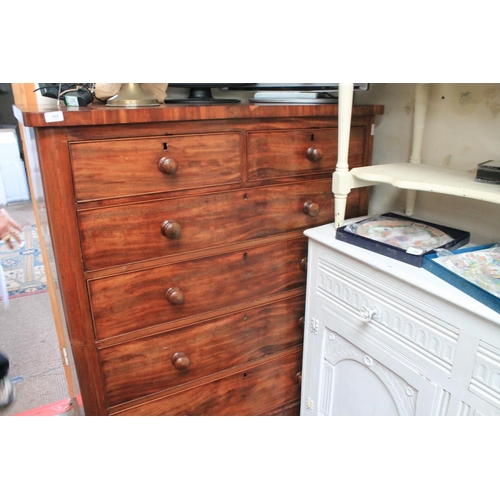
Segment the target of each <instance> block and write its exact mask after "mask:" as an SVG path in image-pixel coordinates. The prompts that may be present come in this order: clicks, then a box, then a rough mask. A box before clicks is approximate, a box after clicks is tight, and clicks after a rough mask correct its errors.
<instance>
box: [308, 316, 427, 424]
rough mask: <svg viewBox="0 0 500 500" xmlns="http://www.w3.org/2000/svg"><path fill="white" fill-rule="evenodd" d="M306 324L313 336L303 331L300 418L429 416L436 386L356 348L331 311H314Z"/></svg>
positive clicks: (383, 356)
mask: <svg viewBox="0 0 500 500" xmlns="http://www.w3.org/2000/svg"><path fill="white" fill-rule="evenodd" d="M310 324H311V325H315V328H317V331H315V328H311V329H310V331H307V330H306V336H309V337H310V338H309V339H307V344H308V348H309V349H308V356H305V357H304V367H303V373H304V376H303V381H304V386H303V389H302V407H301V414H302V415H304V416H306V415H325V416H326V415H331V416H336V415H338V416H362V415H367V416H409V415H429V414H431V413H432V407H433V402H434V398H435V395H436V389H437V387H436V385H435V384H432V383H431V382H430V381H429V380H427V379H426V378H424V377H423V376H421V375H419V374H418V373H416V372H414V371H412V370H411V369H409V368H408V367H407V366H405V365H403V364H401V363H400V362H398V361H395V360H394V359H393V358H391V356H390V355H389V354H387V353H385V352H383V351H382V350H380V349H378V348H377V347H376V346H374V345H373V346H369V345H364V346H363V347H361V346H360V345H356V344H357V343H356V339H353V338H351V337H352V334H350V333H349V325H348V323H347V322H346V321H345V320H344V319H343V318H342V317H339V316H336V315H335V314H333V313H332V312H331V311H329V310H324V309H320V308H316V309H315V313H314V317H311V318H310ZM358 344H362V343H361V342H360V343H358ZM313 351H315V353H314V354H313V353H312V352H313Z"/></svg>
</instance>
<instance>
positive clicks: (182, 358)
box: [172, 352, 191, 372]
mask: <svg viewBox="0 0 500 500" xmlns="http://www.w3.org/2000/svg"><path fill="white" fill-rule="evenodd" d="M190 363H191V361H189V358H188V357H187V356H186V354H185V353H183V352H176V353H175V354H174V355H173V356H172V364H173V365H174V368H175V369H176V370H179V371H180V372H182V371H184V370H187V368H188V366H189V364H190Z"/></svg>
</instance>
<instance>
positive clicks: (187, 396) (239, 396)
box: [115, 349, 302, 416]
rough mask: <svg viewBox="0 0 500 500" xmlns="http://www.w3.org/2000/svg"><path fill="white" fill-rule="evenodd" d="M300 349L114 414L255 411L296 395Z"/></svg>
mask: <svg viewBox="0 0 500 500" xmlns="http://www.w3.org/2000/svg"><path fill="white" fill-rule="evenodd" d="M301 367H302V349H297V350H293V351H292V352H290V353H289V354H287V355H284V356H273V357H271V358H270V360H269V361H268V362H267V363H264V364H261V365H258V366H255V367H253V368H248V369H244V370H241V371H240V372H238V373H235V374H232V375H229V376H227V377H224V378H221V379H219V380H216V381H212V382H208V383H207V384H204V385H202V386H196V387H194V388H191V389H188V390H186V391H183V392H178V393H176V394H174V395H172V396H169V397H166V398H163V399H158V400H156V401H152V402H149V403H146V404H144V405H141V406H135V407H133V408H130V409H127V410H124V411H122V412H117V413H115V414H116V415H137V416H147V415H152V416H161V415H191V416H205V415H207V416H208V415H214V416H215V415H220V416H223V415H227V416H229V415H259V414H262V413H265V412H267V411H268V410H269V409H270V408H276V407H278V406H282V405H284V404H285V403H287V402H289V401H294V400H296V399H297V398H300V385H299V382H298V377H297V374H298V373H299V372H300V371H301Z"/></svg>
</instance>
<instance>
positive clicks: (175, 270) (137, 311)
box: [89, 238, 307, 339]
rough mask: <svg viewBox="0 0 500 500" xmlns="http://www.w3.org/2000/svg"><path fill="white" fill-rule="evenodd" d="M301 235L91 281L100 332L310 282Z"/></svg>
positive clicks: (119, 330)
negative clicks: (236, 250)
mask: <svg viewBox="0 0 500 500" xmlns="http://www.w3.org/2000/svg"><path fill="white" fill-rule="evenodd" d="M306 255H307V240H306V239H305V238H298V239H292V240H287V241H284V242H280V243H275V244H271V245H262V246H260V247H258V248H253V247H252V248H249V249H248V250H246V251H241V252H231V253H227V254H222V255H217V256H215V257H209V258H204V259H196V260H192V261H189V262H182V263H178V264H172V265H167V266H161V267H157V268H151V269H143V270H140V271H136V272H131V273H126V274H123V275H117V276H111V277H106V278H99V279H94V280H89V289H90V299H91V306H92V312H93V320H94V328H95V335H96V338H97V339H105V338H109V337H113V336H115V335H120V334H123V333H127V332H132V331H136V330H140V329H144V328H148V327H153V326H157V325H161V324H163V323H168V322H170V321H175V320H180V319H183V318H187V317H192V316H196V315H199V314H203V313H206V312H208V311H214V310H218V309H222V308H224V307H229V306H231V305H233V306H234V305H235V304H238V303H241V302H244V301H247V300H251V299H262V298H263V297H268V296H272V295H274V294H278V293H281V292H286V291H289V290H294V289H297V288H302V287H304V286H305V280H306V272H305V268H304V259H305V258H306Z"/></svg>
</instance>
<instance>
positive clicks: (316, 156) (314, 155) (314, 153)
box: [306, 146, 323, 161]
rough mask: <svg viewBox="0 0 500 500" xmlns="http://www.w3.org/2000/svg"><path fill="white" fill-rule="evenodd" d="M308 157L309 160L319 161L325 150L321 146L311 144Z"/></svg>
mask: <svg viewBox="0 0 500 500" xmlns="http://www.w3.org/2000/svg"><path fill="white" fill-rule="evenodd" d="M306 156H307V159H308V160H309V161H319V160H321V158H323V151H321V149H320V148H315V147H314V146H311V147H310V148H309V149H308V150H307V153H306Z"/></svg>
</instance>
